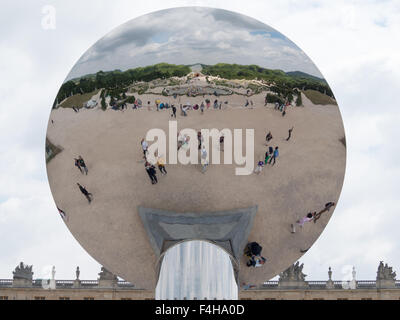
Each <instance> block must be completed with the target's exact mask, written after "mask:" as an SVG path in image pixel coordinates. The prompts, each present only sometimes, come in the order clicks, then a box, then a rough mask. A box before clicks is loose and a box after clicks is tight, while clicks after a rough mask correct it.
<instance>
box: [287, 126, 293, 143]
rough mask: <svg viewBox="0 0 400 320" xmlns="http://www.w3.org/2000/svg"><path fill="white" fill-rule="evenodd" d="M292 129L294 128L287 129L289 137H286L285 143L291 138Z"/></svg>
mask: <svg viewBox="0 0 400 320" xmlns="http://www.w3.org/2000/svg"><path fill="white" fill-rule="evenodd" d="M293 128H294V127H291V128H290V129H289V135H288V137H287V138H286V141H289V139H290V137H291V136H292V131H293Z"/></svg>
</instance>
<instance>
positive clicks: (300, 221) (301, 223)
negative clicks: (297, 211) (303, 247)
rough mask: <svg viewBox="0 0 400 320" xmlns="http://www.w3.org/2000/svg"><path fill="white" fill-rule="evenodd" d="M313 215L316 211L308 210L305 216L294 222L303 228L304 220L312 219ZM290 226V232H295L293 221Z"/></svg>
mask: <svg viewBox="0 0 400 320" xmlns="http://www.w3.org/2000/svg"><path fill="white" fill-rule="evenodd" d="M315 215H316V212H309V213H307V215H306V216H304V217H303V218H301V219H299V220H297V221H296V224H298V225H299V226H300V228H303V226H304V224H305V223H306V222H310V221H312V220H313V219H314V217H315ZM290 226H291V228H292V231H291V232H292V233H295V232H296V226H295V225H294V224H293V223H292V224H291V225H290Z"/></svg>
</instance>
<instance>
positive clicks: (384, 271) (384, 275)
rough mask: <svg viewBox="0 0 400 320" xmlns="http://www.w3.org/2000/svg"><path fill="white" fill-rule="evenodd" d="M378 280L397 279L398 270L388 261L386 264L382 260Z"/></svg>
mask: <svg viewBox="0 0 400 320" xmlns="http://www.w3.org/2000/svg"><path fill="white" fill-rule="evenodd" d="M376 280H396V272H394V271H393V268H392V267H389V266H388V264H387V263H386V264H385V265H384V264H383V261H381V262H380V263H379V266H378V272H377V276H376Z"/></svg>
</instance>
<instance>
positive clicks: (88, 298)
mask: <svg viewBox="0 0 400 320" xmlns="http://www.w3.org/2000/svg"><path fill="white" fill-rule="evenodd" d="M83 300H94V298H93V297H83Z"/></svg>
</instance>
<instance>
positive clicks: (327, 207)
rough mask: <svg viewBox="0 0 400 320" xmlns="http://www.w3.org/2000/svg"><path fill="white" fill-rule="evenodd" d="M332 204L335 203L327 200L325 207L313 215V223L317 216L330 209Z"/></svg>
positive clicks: (319, 216)
mask: <svg viewBox="0 0 400 320" xmlns="http://www.w3.org/2000/svg"><path fill="white" fill-rule="evenodd" d="M334 205H335V203H334V202H328V203H326V204H325V208H324V209H322V210H321V211H320V212H318V213H317V214H316V215H315V217H314V223H316V222H317V220H318V219H319V218H321V215H322V214H323V213H324V212H326V211H329V210H330V209H331V207H333V206H334Z"/></svg>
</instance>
